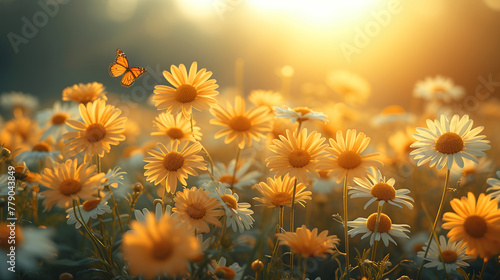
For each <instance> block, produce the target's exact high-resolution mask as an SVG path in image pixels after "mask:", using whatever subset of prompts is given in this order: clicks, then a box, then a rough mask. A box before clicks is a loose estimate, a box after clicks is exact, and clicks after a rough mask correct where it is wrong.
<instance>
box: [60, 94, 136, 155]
mask: <svg viewBox="0 0 500 280" xmlns="http://www.w3.org/2000/svg"><path fill="white" fill-rule="evenodd" d="M78 109H79V110H80V116H81V117H82V119H83V122H80V121H76V120H66V124H68V126H70V127H71V128H74V129H75V130H76V131H70V132H68V133H66V134H64V135H63V138H64V139H65V140H66V141H67V142H66V144H67V149H68V150H69V151H70V152H71V155H72V156H74V155H76V154H78V153H80V152H82V151H85V153H86V155H88V156H93V155H99V157H104V153H109V151H110V150H111V145H118V144H119V143H120V141H123V140H125V136H124V135H123V132H124V131H125V122H126V121H127V118H126V117H120V114H121V110H120V109H118V108H115V106H111V105H106V102H105V101H104V100H96V101H94V102H89V103H87V104H86V105H84V104H80V106H79V108H78Z"/></svg>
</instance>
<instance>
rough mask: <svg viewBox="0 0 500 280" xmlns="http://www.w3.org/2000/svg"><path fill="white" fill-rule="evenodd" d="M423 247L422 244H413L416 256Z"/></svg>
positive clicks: (423, 244)
mask: <svg viewBox="0 0 500 280" xmlns="http://www.w3.org/2000/svg"><path fill="white" fill-rule="evenodd" d="M424 246H425V243H422V242H420V243H417V244H415V245H414V246H413V252H414V253H415V254H416V253H418V252H420V251H422V250H423V249H422V248H424Z"/></svg>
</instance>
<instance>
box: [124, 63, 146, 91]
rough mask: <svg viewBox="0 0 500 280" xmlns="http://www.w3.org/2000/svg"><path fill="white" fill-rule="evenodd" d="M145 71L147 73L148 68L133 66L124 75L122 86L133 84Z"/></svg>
mask: <svg viewBox="0 0 500 280" xmlns="http://www.w3.org/2000/svg"><path fill="white" fill-rule="evenodd" d="M144 73H146V69H145V68H142V67H132V68H130V69H128V70H127V71H126V73H125V75H123V78H122V86H125V87H129V86H131V85H132V84H133V83H134V82H135V79H137V78H139V77H140V76H142V75H143V74H144Z"/></svg>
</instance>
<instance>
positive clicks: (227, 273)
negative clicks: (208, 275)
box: [215, 266, 236, 280]
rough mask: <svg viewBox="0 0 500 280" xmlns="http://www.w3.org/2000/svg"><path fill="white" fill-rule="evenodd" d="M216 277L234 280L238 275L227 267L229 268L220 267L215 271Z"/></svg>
mask: <svg viewBox="0 0 500 280" xmlns="http://www.w3.org/2000/svg"><path fill="white" fill-rule="evenodd" d="M215 275H217V277H219V278H222V279H227V280H232V279H234V277H236V273H234V271H233V270H232V269H231V268H229V267H227V266H219V267H217V268H216V269H215Z"/></svg>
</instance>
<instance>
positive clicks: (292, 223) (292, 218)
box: [290, 178, 298, 275]
mask: <svg viewBox="0 0 500 280" xmlns="http://www.w3.org/2000/svg"><path fill="white" fill-rule="evenodd" d="M297 181H298V179H297V178H295V182H294V183H293V194H292V208H291V209H290V232H295V192H296V191H297ZM290 273H292V275H293V253H292V252H290Z"/></svg>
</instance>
